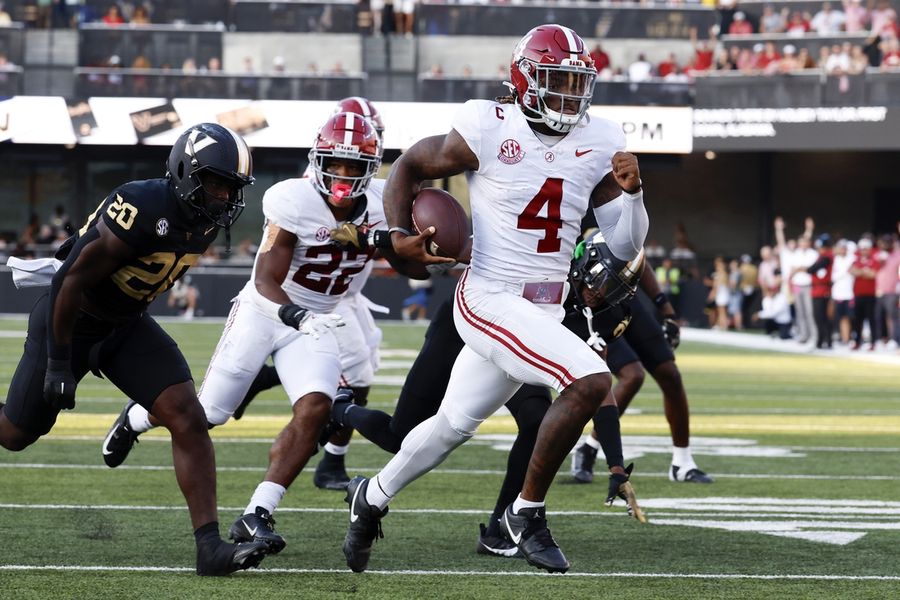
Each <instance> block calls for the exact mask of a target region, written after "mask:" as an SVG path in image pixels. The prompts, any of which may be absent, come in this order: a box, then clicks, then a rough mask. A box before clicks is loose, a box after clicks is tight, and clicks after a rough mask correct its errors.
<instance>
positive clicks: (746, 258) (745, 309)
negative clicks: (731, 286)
mask: <svg viewBox="0 0 900 600" xmlns="http://www.w3.org/2000/svg"><path fill="white" fill-rule="evenodd" d="M739 270H740V274H741V280H740V290H741V320H742V322H743V323H744V326H747V325H749V324H750V321H751V317H752V315H753V307H754V306H755V305H756V303H757V299H758V298H759V283H758V279H759V269H757V268H756V265H754V264H753V259H752V258H751V257H750V255H749V254H743V255H741V266H740V268H739Z"/></svg>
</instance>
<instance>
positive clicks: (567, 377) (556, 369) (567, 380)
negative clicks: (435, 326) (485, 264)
mask: <svg viewBox="0 0 900 600" xmlns="http://www.w3.org/2000/svg"><path fill="white" fill-rule="evenodd" d="M468 275H469V272H468V271H466V272H465V273H464V274H463V276H462V279H460V281H459V285H458V286H456V298H457V300H458V301H459V305H460V313H461V314H462V316H463V318H464V319H465V320H466V322H468V323H469V325H471V326H472V327H474V328H475V329H477V330H478V331H481V332H482V333H484V334H486V335H488V336H489V337H491V338H493V339H495V340H497V341H498V342H500V343H501V344H503V345H504V346H506V347H507V348H509V350H510V351H512V353H513V354H515V355H516V356H518V357H519V358H521V359H522V360H524V361H525V362H526V363H528V364H529V365H531V366H533V367H536V368H538V369H540V370H541V371H543V372H545V373H547V374H548V375H550V376H551V377H554V378H555V379H557V380H558V381H559V382H560V383H561V384H562V385H563V387H568V386H570V385H571V384H572V382H573V381H574V380H575V378H574V377H572V375H571V373H569V371H568V370H567V369H566V368H565V367H563V366H561V365H558V364H556V363H555V362H553V361H551V360H549V359H547V358H545V357H543V356H541V355H540V354H537V353H535V352H534V351H533V350H531V349H530V348H528V347H527V346H525V344H523V343H522V342H521V340H519V338H517V337H516V336H515V335H514V334H513V333H511V332H510V331H508V330H506V329H504V328H503V327H500V326H499V325H496V324H495V323H490V322H488V321H486V320H484V319H482V318H481V317H479V316H478V315H476V314H475V313H474V312H472V309H470V308H469V305H468V304H466V298H465V294H464V293H463V287H465V285H466V279H467V278H468ZM498 334H499V335H498ZM500 335H503V336H505V337H506V338H508V339H504V338H502V337H500ZM516 346H518V348H517V347H516ZM523 352H524V354H523ZM525 354H528V355H529V356H531V357H533V359H532V358H529V357H528V356H525Z"/></svg>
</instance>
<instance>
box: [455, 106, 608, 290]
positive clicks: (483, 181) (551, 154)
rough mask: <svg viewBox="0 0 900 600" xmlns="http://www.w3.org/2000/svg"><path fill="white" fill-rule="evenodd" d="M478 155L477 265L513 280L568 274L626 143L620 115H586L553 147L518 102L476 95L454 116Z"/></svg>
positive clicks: (472, 186)
mask: <svg viewBox="0 0 900 600" xmlns="http://www.w3.org/2000/svg"><path fill="white" fill-rule="evenodd" d="M453 129H455V130H456V131H457V132H458V133H459V134H460V135H461V136H462V137H463V139H465V140H466V143H467V144H468V145H469V148H471V150H472V152H474V153H475V156H477V157H478V170H477V171H470V172H468V173H467V174H466V175H467V179H468V182H469V198H470V202H471V206H472V228H473V233H474V240H473V247H472V262H471V269H472V272H473V273H475V274H477V275H480V276H482V277H485V278H488V279H494V280H500V281H506V282H512V283H516V282H519V281H534V280H541V279H545V280H551V281H563V280H565V279H566V276H567V274H568V272H569V262H570V261H571V258H572V251H573V249H574V247H575V240H576V238H577V237H578V235H579V234H580V233H581V231H580V229H581V219H582V218H583V217H584V215H585V213H586V212H587V210H588V208H589V207H590V197H591V192H592V191H593V190H594V188H595V187H596V186H597V184H599V183H600V181H601V180H602V179H603V177H604V176H606V174H607V173H609V172H610V171H611V170H612V156H613V154H615V153H616V152H618V151H622V150H624V149H625V134H624V133H623V132H622V128H621V127H620V126H619V125H618V124H617V123H614V122H613V121H609V120H607V119H600V118H596V117H591V116H589V115H586V116H585V117H584V119H582V121H581V123H579V125H578V126H576V127H575V128H574V129H573V130H572V131H571V132H569V133H568V134H567V135H566V136H565V137H563V138H561V139H560V141H559V142H557V143H556V144H554V145H553V146H547V145H545V144H544V143H543V142H542V141H541V140H540V139H538V137H537V136H536V135H535V134H534V132H533V131H532V129H531V127H529V125H528V121H526V120H525V117H524V116H523V115H522V112H521V110H520V109H519V107H518V105H514V104H499V103H497V102H493V101H490V100H469V101H468V102H466V103H465V104H464V105H463V107H462V108H461V109H460V110H459V112H458V113H457V115H456V117H455V119H454V121H453Z"/></svg>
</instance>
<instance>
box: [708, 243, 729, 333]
mask: <svg viewBox="0 0 900 600" xmlns="http://www.w3.org/2000/svg"><path fill="white" fill-rule="evenodd" d="M703 283H704V284H706V286H707V287H709V288H710V289H709V298H708V303H709V304H710V307H711V309H712V312H711V314H710V324H711V325H712V328H713V329H722V330H725V329H728V302H729V300H730V299H731V291H730V289H729V287H728V266H727V265H726V264H725V259H724V258H723V257H721V256H717V257H716V258H715V259H714V260H713V272H712V273H710V275H709V277H707V278H706V280H704V282H703Z"/></svg>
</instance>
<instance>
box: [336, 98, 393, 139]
mask: <svg viewBox="0 0 900 600" xmlns="http://www.w3.org/2000/svg"><path fill="white" fill-rule="evenodd" d="M342 112H352V113H354V114H357V115H359V116H361V117H365V118H367V119H368V120H370V121H371V122H372V127H374V128H375V133H377V134H378V137H379V138H380V139H381V141H382V143H383V142H384V122H383V121H382V120H381V115H380V114H379V113H378V109H377V108H375V105H374V104H372V103H371V102H370V101H369V99H368V98H363V97H362V96H350V97H348V98H344V99H343V100H338V103H337V106H335V107H334V113H335V114H337V113H342Z"/></svg>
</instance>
